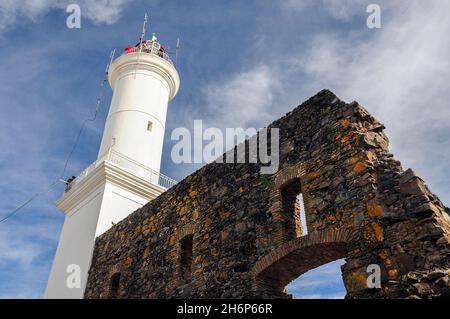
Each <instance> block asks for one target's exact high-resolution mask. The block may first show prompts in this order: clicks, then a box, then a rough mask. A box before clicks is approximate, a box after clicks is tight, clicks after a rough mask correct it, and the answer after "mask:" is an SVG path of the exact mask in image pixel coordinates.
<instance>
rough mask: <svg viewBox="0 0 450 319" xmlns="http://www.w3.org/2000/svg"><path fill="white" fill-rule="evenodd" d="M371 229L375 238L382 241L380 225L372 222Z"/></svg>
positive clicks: (382, 235) (382, 234)
mask: <svg viewBox="0 0 450 319" xmlns="http://www.w3.org/2000/svg"><path fill="white" fill-rule="evenodd" d="M372 229H373V232H374V234H375V237H376V239H377V240H378V241H383V240H384V233H383V230H382V229H381V227H380V225H378V224H377V223H372Z"/></svg>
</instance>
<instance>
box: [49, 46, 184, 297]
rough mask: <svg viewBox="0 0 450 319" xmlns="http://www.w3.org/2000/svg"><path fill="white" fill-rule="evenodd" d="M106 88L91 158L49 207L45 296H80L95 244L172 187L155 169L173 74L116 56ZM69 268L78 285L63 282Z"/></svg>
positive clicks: (144, 58) (146, 57)
mask: <svg viewBox="0 0 450 319" xmlns="http://www.w3.org/2000/svg"><path fill="white" fill-rule="evenodd" d="M109 83H110V84H111V87H112V88H113V90H114V94H113V98H112V101H111V106H110V110H109V115H108V118H107V121H106V124H105V130H104V134H103V138H102V143H101V147H100V150H99V155H98V158H97V161H95V162H94V163H92V164H91V165H90V166H89V167H88V168H87V169H86V170H85V171H83V172H82V173H81V174H80V176H79V177H77V178H76V179H75V181H74V182H73V183H72V184H71V189H70V190H68V191H67V192H65V193H64V194H63V196H62V197H61V198H60V199H59V200H58V201H57V203H56V205H57V207H58V208H59V209H60V210H61V211H62V212H64V214H65V215H66V217H65V221H64V226H63V229H62V232H61V237H60V241H59V244H58V248H57V251H56V255H55V259H54V262H53V266H52V270H51V273H50V277H49V280H48V284H47V289H46V292H45V298H75V299H78V298H82V297H83V295H84V289H85V287H86V283H87V279H88V271H89V268H90V263H91V259H92V254H93V250H94V246H95V239H96V238H97V237H98V236H100V235H101V234H103V233H104V232H106V231H107V230H108V229H110V228H111V227H112V226H113V224H116V223H119V222H120V221H121V220H123V219H124V218H125V217H127V216H128V215H129V214H131V213H132V212H134V211H135V210H136V209H138V208H140V207H142V206H143V205H145V204H146V203H147V202H148V201H150V200H152V199H154V198H156V197H157V196H159V195H160V194H161V193H163V192H164V191H165V190H166V188H167V187H170V184H171V183H173V181H172V180H170V179H168V178H167V177H164V176H162V175H160V174H159V169H160V165H161V154H162V147H163V139H164V130H165V121H166V114H167V104H168V102H169V101H170V100H171V99H172V98H173V97H174V96H175V95H176V93H177V91H178V88H179V77H178V73H177V71H176V69H175V68H174V67H173V65H172V64H171V63H170V62H168V61H167V60H165V59H163V58H161V57H159V56H157V55H155V54H150V53H131V54H123V55H122V56H120V57H119V58H118V59H116V60H115V61H114V62H113V64H112V65H111V67H110V69H109ZM149 121H150V122H151V123H152V125H151V130H150V131H149V130H148V123H149ZM162 181H165V184H163V182H162ZM161 184H163V185H161ZM69 265H78V266H79V268H80V286H79V287H69V286H68V285H67V279H68V277H69V276H71V275H72V274H71V273H69V272H67V270H68V268H67V267H68V266H69Z"/></svg>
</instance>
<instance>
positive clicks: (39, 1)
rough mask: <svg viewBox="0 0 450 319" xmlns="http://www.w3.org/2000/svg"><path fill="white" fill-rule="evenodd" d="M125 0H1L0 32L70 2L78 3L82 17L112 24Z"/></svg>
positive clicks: (35, 19)
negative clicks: (22, 20)
mask: <svg viewBox="0 0 450 319" xmlns="http://www.w3.org/2000/svg"><path fill="white" fill-rule="evenodd" d="M129 2H130V1H126V0H95V1H92V0H79V1H73V0H19V1H18V0H2V1H1V2H0V32H1V31H4V30H6V29H8V28H10V27H11V26H12V25H14V24H15V23H19V21H20V20H21V19H26V20H31V21H37V20H38V19H39V18H41V17H42V16H44V15H46V14H47V13H48V12H50V11H52V10H55V9H59V10H65V9H66V8H67V6H68V5H69V4H71V3H76V4H79V5H80V8H81V12H82V17H81V18H82V19H83V18H84V17H86V18H87V19H89V20H91V21H92V22H94V23H106V24H112V23H114V22H116V21H117V20H118V19H119V18H120V15H121V12H122V10H123V8H124V6H125V5H126V4H128V3H129Z"/></svg>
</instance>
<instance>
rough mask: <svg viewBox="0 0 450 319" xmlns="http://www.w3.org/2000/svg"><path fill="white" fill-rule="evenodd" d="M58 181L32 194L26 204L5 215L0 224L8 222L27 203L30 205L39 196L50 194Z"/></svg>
mask: <svg viewBox="0 0 450 319" xmlns="http://www.w3.org/2000/svg"><path fill="white" fill-rule="evenodd" d="M58 182H59V180H56V181H54V182H53V183H51V184H50V185H49V186H48V187H46V188H45V189H44V190H42V191H40V192H38V193H36V194H34V195H33V196H32V197H30V199H28V200H27V201H26V202H24V203H23V204H22V205H20V206H18V207H16V208H15V209H14V210H13V211H12V212H10V213H9V214H8V215H6V216H5V217H3V218H2V219H0V223H3V222H4V221H6V220H8V219H9V218H11V217H13V216H14V215H15V214H16V213H17V212H18V211H19V210H21V209H22V208H24V207H25V206H27V205H28V204H29V203H31V202H32V201H33V200H35V199H36V198H37V197H39V196H41V195H45V194H47V193H48V192H50V191H51V190H52V189H53V188H54V187H55V186H56V185H57V184H58Z"/></svg>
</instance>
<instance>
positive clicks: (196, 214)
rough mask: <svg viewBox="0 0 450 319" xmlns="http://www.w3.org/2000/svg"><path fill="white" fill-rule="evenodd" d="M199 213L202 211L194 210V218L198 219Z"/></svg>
mask: <svg viewBox="0 0 450 319" xmlns="http://www.w3.org/2000/svg"><path fill="white" fill-rule="evenodd" d="M199 215H200V213H199V212H198V210H194V212H193V213H192V219H193V220H197V219H198V217H199Z"/></svg>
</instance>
